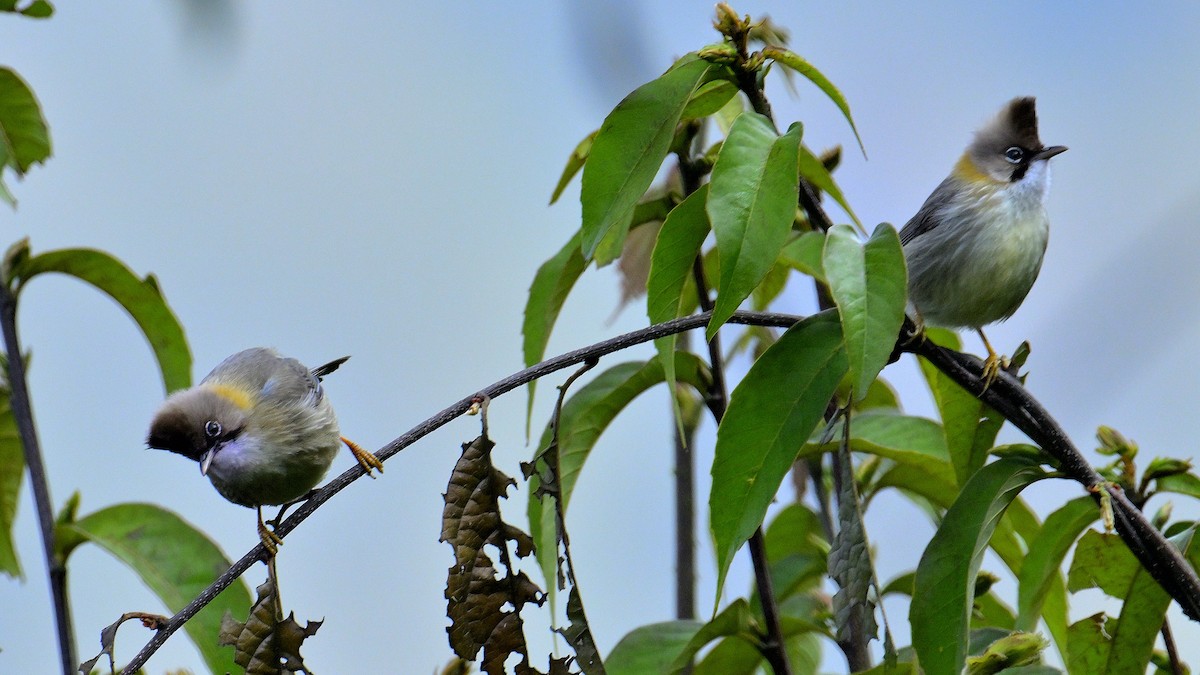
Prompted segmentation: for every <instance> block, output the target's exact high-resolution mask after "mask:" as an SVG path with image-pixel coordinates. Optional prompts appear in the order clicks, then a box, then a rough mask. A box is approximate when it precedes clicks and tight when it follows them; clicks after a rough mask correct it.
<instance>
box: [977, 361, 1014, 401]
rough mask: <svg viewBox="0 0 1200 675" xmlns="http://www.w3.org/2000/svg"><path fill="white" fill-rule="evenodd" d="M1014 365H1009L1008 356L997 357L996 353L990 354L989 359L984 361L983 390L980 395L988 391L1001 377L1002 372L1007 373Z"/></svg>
mask: <svg viewBox="0 0 1200 675" xmlns="http://www.w3.org/2000/svg"><path fill="white" fill-rule="evenodd" d="M1011 365H1012V364H1010V363H1009V361H1008V357H1007V356H997V355H996V354H995V353H991V354H988V357H987V358H986V359H984V360H983V374H982V378H981V379H982V380H983V389H982V390H981V391H980V392H979V393H981V394H982V393H983V392H985V391H987V390H988V387H990V386H992V383H993V382H995V381H996V378H997V377H1000V371H1001V370H1005V371H1007V370H1008V369H1009V367H1010V366H1011Z"/></svg>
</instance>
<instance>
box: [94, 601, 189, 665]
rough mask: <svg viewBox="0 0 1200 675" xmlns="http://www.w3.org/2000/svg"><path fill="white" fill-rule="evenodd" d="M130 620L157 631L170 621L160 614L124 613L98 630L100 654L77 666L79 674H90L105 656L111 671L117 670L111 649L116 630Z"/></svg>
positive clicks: (115, 637) (115, 638)
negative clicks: (138, 620)
mask: <svg viewBox="0 0 1200 675" xmlns="http://www.w3.org/2000/svg"><path fill="white" fill-rule="evenodd" d="M130 619H141V621H142V625H143V626H145V627H146V628H149V629H151V630H159V629H161V628H162V627H163V626H165V625H167V624H168V623H170V621H171V619H170V618H168V617H165V616H163V615H161V614H149V613H146V612H125V613H124V614H122V615H121V618H119V619H117V620H116V621H114V622H112V623H110V624H109V625H107V626H105V627H104V628H102V629H101V630H100V653H99V654H97V655H96V656H94V657H92V658H90V659H88V660H87V661H84V662H83V663H81V664H79V672H80V673H83V675H88V673H90V672H92V669H93V668H95V667H96V664H97V663H99V662H100V658H101V657H103V656H105V655H107V656H108V665H109V668H110V669H111V670H113V671H115V670H116V669H117V668H116V664H115V662H114V660H113V659H114V657H113V647H114V645H115V644H116V642H117V628H120V626H121V624H123V623H125V622H126V621H128V620H130Z"/></svg>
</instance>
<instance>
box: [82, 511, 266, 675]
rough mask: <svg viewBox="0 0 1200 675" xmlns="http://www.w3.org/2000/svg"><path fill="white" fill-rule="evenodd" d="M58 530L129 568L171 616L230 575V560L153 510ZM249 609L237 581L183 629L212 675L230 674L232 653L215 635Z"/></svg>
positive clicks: (95, 517)
mask: <svg viewBox="0 0 1200 675" xmlns="http://www.w3.org/2000/svg"><path fill="white" fill-rule="evenodd" d="M59 528H60V529H62V530H64V531H65V532H64V534H65V535H66V536H67V537H79V538H82V539H85V540H87V541H91V542H93V543H95V544H97V545H99V546H100V547H101V548H103V549H104V550H106V551H108V552H109V553H111V554H112V555H113V557H115V558H116V559H118V560H120V561H121V562H123V563H125V564H126V565H129V567H131V568H132V569H133V571H135V572H137V574H138V576H140V577H141V578H142V581H143V582H145V584H146V586H148V587H149V588H150V590H152V591H154V593H155V595H157V596H158V597H159V599H161V600H162V601H163V604H164V605H166V607H167V609H168V610H169V611H170V612H172V613H175V612H178V611H179V610H181V609H183V607H184V606H185V605H187V604H188V603H189V602H191V601H192V599H193V598H195V597H196V596H197V595H199V594H200V592H201V591H203V590H204V589H205V588H207V587H208V586H209V584H211V583H212V582H213V581H215V580H216V578H217V577H218V576H220V575H221V574H222V573H223V572H225V570H227V569H229V560H228V559H226V557H225V555H224V554H223V553H221V550H220V549H219V548H217V546H216V544H214V543H213V542H212V541H211V540H210V539H209V538H208V537H206V536H205V535H204V533H202V532H200V531H199V530H197V529H196V528H195V527H194V526H192V525H191V524H189V523H188V522H186V521H184V520H183V519H181V518H180V517H179V516H177V515H175V514H174V513H171V512H170V511H167V510H165V509H162V508H160V507H158V506H155V505H153V504H118V505H116V506H110V507H108V508H105V509H101V510H100V511H97V512H95V513H93V514H91V515H89V516H87V517H85V518H83V519H81V520H77V521H74V522H71V523H63V524H60V526H59ZM250 603H251V600H250V592H249V590H248V589H247V588H246V584H245V583H244V582H242V581H241V580H238V581H236V582H234V584H233V585H232V586H230V587H229V588H227V589H225V590H224V591H222V592H221V594H220V595H218V596H217V597H216V599H215V600H213V601H212V603H210V604H209V605H208V606H207V607H205V608H204V609H202V610H200V613H199V614H197V615H196V616H195V617H194V618H193V619H192V620H191V621H188V622H187V624H185V625H184V628H186V629H187V632H188V635H189V636H190V637H191V639H192V642H194V643H195V644H196V648H197V649H198V650H199V651H200V654H201V656H202V657H203V658H204V661H205V663H206V664H208V667H209V669H210V670H211V671H212V672H214V673H224V672H234V670H235V666H234V663H233V651H232V650H228V649H223V648H220V647H218V646H217V634H218V633H219V632H220V630H221V617H222V616H224V614H225V613H226V612H229V613H231V614H233V616H234V617H237V618H239V619H241V618H245V616H246V613H247V610H248V609H249V608H250Z"/></svg>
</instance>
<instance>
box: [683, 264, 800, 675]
mask: <svg viewBox="0 0 1200 675" xmlns="http://www.w3.org/2000/svg"><path fill="white" fill-rule="evenodd" d="M692 276H693V277H694V278H695V280H696V296H697V298H699V302H700V309H702V310H704V312H705V313H711V312H712V308H713V301H712V298H711V297H709V294H708V281H707V280H706V278H705V276H704V259H703V258H701V257H700V256H696V261H695V263H694V264H693V265H692ZM720 338H721V334H720V331H718V332H716V333H713V336H712V339H711V340H709V341H708V360H709V364H710V365H711V366H712V374H713V378H712V384H711V385H710V386H709V388H708V396H706V397H705V400H706V402H707V403H708V409H709V411H711V412H712V416H713V420H714V421H715V422H716V423H717V425H718V426H720V424H721V420H723V419H725V411H726V409H727V408H728V407H729V393H728V391H727V390H726V388H725V359H724V357H723V356H722V355H721V339H720ZM749 543H750V560H751V562H752V564H753V566H754V583H755V585H756V586H758V601H759V603H760V604H761V605H762V612H763V622H764V623H766V625H767V639H766V640H765V641H764V642H763V644H762V645H761V647H760V648H761V650H762V653H763V656H764V657H765V658H766V659H767V663H770V664H771V670H772V671H774V672H775V675H791V672H792V667H791V664H790V663H788V657H787V649H786V648H785V646H784V643H783V627H782V626H781V625H780V623H779V604H778V603H777V602H776V601H775V584H774V583H772V581H771V566H770V563H768V561H767V544H766V540H765V539H764V538H763V529H762V525H759V526H758V528H757V529H755V530H754V534H752V535H750V542H749Z"/></svg>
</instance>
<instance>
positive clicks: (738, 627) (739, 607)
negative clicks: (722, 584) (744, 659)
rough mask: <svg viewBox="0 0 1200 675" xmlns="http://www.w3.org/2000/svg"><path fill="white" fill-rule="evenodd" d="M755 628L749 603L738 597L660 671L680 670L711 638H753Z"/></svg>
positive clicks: (675, 671)
mask: <svg viewBox="0 0 1200 675" xmlns="http://www.w3.org/2000/svg"><path fill="white" fill-rule="evenodd" d="M755 630H756V626H755V622H754V618H753V617H752V616H751V614H750V605H749V603H747V602H746V599H745V598H738V599H737V600H734V601H733V602H731V603H730V604H729V606H728V607H726V608H725V609H723V610H721V613H720V614H717V615H716V616H714V617H713V619H712V621H709V622H708V623H706V624H704V626H702V627H701V628H700V630H698V631H696V634H695V635H693V636H692V639H691V640H689V641H688V643H687V645H686V646H684V648H683V651H681V652H680V653H679V654H678V655H677V656H676V657H675V660H674V662H672V663H671V666H670V668H668V669H666V670H664V671H660V672H666V673H670V674H671V675H675V674H676V673H679V672H682V671H683V669H684V668H686V667H687V664H688V663H690V662H691V661H692V659H693V658H694V657H695V656H696V654H697V653H698V652H699V651H700V650H701V649H702V648H703V647H704V645H706V644H708V643H709V642H712V641H713V640H715V639H717V638H720V637H726V636H730V635H742V636H745V637H746V638H749V639H753V635H754V631H755Z"/></svg>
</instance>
